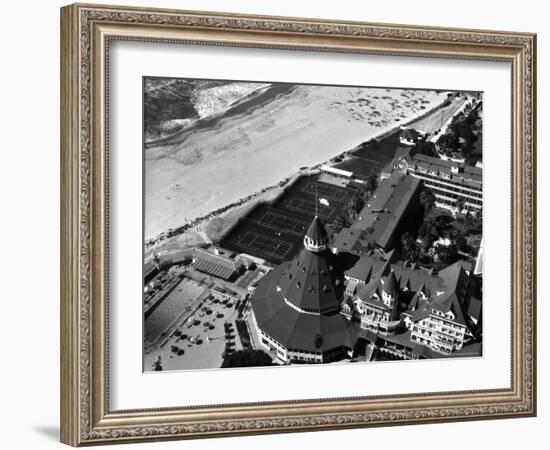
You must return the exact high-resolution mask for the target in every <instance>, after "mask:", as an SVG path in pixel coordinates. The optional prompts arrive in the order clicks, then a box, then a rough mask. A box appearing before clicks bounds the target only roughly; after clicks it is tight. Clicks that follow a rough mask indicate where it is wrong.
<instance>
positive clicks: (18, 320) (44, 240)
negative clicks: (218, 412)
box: [0, 0, 550, 450]
mask: <svg viewBox="0 0 550 450" xmlns="http://www.w3.org/2000/svg"><path fill="white" fill-rule="evenodd" d="M118 3H127V2H122V1H120V2H118ZM545 3H546V2H541V1H536V0H524V1H522V2H511V1H500V2H482V1H479V0H475V1H472V0H461V1H457V2H453V4H451V3H450V2H441V1H423V0H417V1H406V0H402V1H401V0H400V1H397V0H394V1H378V2H366V1H365V2H357V1H352V0H338V1H334V2H313V1H305V0H303V1H301V2H299V1H297V0H277V1H275V0H271V1H263V2H260V1H258V0H256V1H254V0H230V1H228V0H226V1H223V0H193V1H168V0H165V1H160V2H154V1H152V0H149V1H138V0H135V1H132V2H130V3H128V4H133V5H136V6H160V7H169V8H187V9H201V10H218V11H233V12H247V13H257V14H275V15H287V16H303V17H321V18H332V19H350V20H364V21H375V22H388V23H410V24H423V25H444V26H455V27H466V28H489V29H505V30H517V31H533V32H537V33H539V38H538V39H539V40H538V55H539V64H538V66H539V73H538V80H539V87H538V99H539V101H538V108H539V114H538V122H539V123H540V124H545V123H548V122H549V121H550V107H549V106H548V103H545V102H544V101H543V99H546V100H548V99H549V96H548V84H547V80H548V79H549V78H550V65H549V62H548V56H547V55H548V53H549V52H550V44H549V41H550V31H548V18H549V17H550V15H549V14H548V11H546V10H545V6H544V5H545ZM62 4H63V2H60V1H54V0H47V1H46V0H44V1H33V0H30V1H27V2H4V4H3V5H2V19H3V20H2V27H1V28H0V33H2V40H1V48H2V57H3V58H2V71H1V72H0V79H1V84H0V86H1V87H2V90H1V91H0V106H2V108H0V116H1V121H0V127H1V128H0V129H1V130H2V132H3V138H2V141H0V142H1V145H0V148H1V151H2V163H1V164H0V187H1V190H0V192H1V197H0V199H1V203H2V209H1V211H2V214H1V220H0V233H1V234H0V236H2V237H3V239H4V242H3V246H2V247H1V249H2V250H3V257H2V258H1V260H0V265H1V272H0V273H2V278H1V279H2V287H3V288H2V291H1V294H0V299H1V301H2V310H1V311H2V317H1V322H0V324H1V325H0V332H1V341H0V342H1V343H2V348H3V361H2V371H1V372H0V373H1V383H0V386H1V387H0V389H1V391H0V411H1V415H2V425H3V426H2V432H1V433H2V434H1V435H0V441H1V442H2V447H3V448H8V449H16V448H29V449H48V448H59V447H61V444H58V443H57V441H58V437H57V433H58V416H59V400H58V398H59V388H58V379H59V369H58V366H59V350H58V341H59V304H58V303H59V300H58V299H59V281H58V280H59V269H58V267H59V256H58V255H59V219H58V217H59V148H58V145H59V131H58V130H59V119H58V117H59V90H58V86H59V70H58V69H59V19H58V18H59V11H58V7H59V6H61V5H62ZM549 144H550V143H549V141H548V133H547V131H546V129H545V127H543V126H541V127H539V138H538V147H539V163H538V164H539V166H538V167H539V180H540V183H539V199H540V200H539V225H538V229H539V230H540V233H539V241H538V243H539V280H542V279H543V278H544V276H545V274H546V273H547V272H548V262H545V261H543V260H542V255H543V251H544V250H548V233H545V230H546V229H548V226H549V225H550V223H549V218H550V216H549V213H548V207H547V206H546V205H545V204H543V203H542V198H543V193H545V192H548V190H549V189H550V182H549V178H550V177H545V176H544V175H545V173H544V171H543V169H544V168H545V167H546V166H548V164H549V163H550V159H549V157H548V147H549ZM538 293H539V299H540V301H539V314H538V316H539V317H540V318H544V317H548V316H549V314H550V308H549V307H548V306H547V305H548V304H547V302H546V301H545V296H546V294H547V293H548V288H547V287H545V286H544V285H543V284H542V283H541V282H539V292H538ZM542 325H544V324H542ZM548 336H549V333H548V328H547V327H546V328H545V327H544V326H541V325H540V321H539V417H537V418H533V419H521V420H499V421H490V422H471V423H454V424H439V425H424V426H408V427H397V428H378V429H368V430H353V431H337V432H334V431H333V432H322V433H307V434H293V435H276V436H263V437H246V438H230V439H227V438H226V439H222V440H203V441H193V442H186V443H181V442H179V443H178V442H175V443H158V444H142V445H141V446H139V448H140V449H153V448H155V449H160V448H167V449H170V448H174V449H175V448H182V447H185V448H188V449H207V448H212V447H218V446H220V447H221V446H223V447H224V448H230V449H240V450H241V449H242V450H244V449H255V448H257V447H259V446H261V447H262V448H264V449H266V450H267V449H271V448H304V447H310V446H311V447H313V448H332V447H334V446H338V445H341V444H342V443H343V442H345V443H346V445H347V446H350V445H354V444H356V445H358V446H359V445H361V446H368V447H370V448H377V447H378V446H381V445H386V444H387V443H388V442H390V443H391V445H390V448H392V447H395V448H397V447H398V446H401V445H403V446H404V445H407V447H408V448H411V449H417V448H418V449H420V448H422V449H424V450H427V449H432V448H434V449H435V448H440V445H441V444H442V443H444V446H443V448H445V449H447V450H450V449H455V448H456V449H459V448H460V449H463V448H466V447H470V446H472V448H483V446H491V447H493V448H499V449H512V448H521V447H524V446H525V445H526V444H531V448H542V447H543V444H542V442H543V439H544V437H545V436H546V435H547V431H548V426H550V420H549V414H548V404H547V403H548V381H546V380H545V379H544V375H542V374H545V373H546V376H547V375H548V374H547V372H548V370H547V369H548V359H549V357H548V349H547V346H546V345H545V344H547V343H548ZM545 353H546V355H545ZM545 431H546V433H545ZM539 440H540V441H539ZM544 440H546V439H544ZM538 442H541V443H538ZM124 447H125V448H126V447H127V446H124ZM132 448H138V447H132Z"/></svg>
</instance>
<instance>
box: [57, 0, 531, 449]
mask: <svg viewBox="0 0 550 450" xmlns="http://www.w3.org/2000/svg"><path fill="white" fill-rule="evenodd" d="M115 40H131V41H143V42H157V43H172V44H174V43H200V44H206V45H214V46H236V47H250V48H264V49H289V50H295V51H301V50H311V51H319V52H337V53H339V52H341V53H356V54H371V55H372V54H377V55H388V56H396V57H398V56H413V57H422V58H443V59H464V60H471V61H474V62H475V61H504V62H508V63H510V64H511V67H512V76H511V78H512V86H511V92H512V95H511V97H512V108H511V109H512V117H511V124H512V149H511V154H512V175H511V177H512V185H511V186H510V189H511V196H512V205H511V206H512V213H511V214H512V224H511V229H512V238H511V240H512V268H511V274H512V289H511V291H512V299H511V304H512V308H511V317H512V324H511V327H512V333H511V334H512V342H511V349H512V351H511V353H512V355H511V366H510V370H511V380H512V382H511V386H510V387H509V388H508V389H489V390H482V391H455V392H444V393H441V392H438V393H422V394H413V393H411V394H405V395H391V396H372V397H353V398H334V399H332V398H331V399H321V400H307V401H303V400H292V401H284V402H262V403H254V404H250V403H243V404H233V405H213V406H208V407H193V408H186V407H185V406H184V405H182V406H181V407H178V408H163V409H141V410H128V411H113V410H111V408H110V407H109V370H108V368H109V334H108V314H109V304H108V290H109V289H108V288H109V281H110V280H109V266H108V259H109V239H108V235H109V234H108V227H109V222H108V217H109V216H108V210H109V197H108V186H109V182H110V180H109V171H108V167H109V153H108V145H107V137H108V131H109V129H108V127H109V122H108V108H107V106H106V105H107V101H106V99H107V96H108V87H109V83H108V82H109V80H108V73H107V70H106V68H107V66H108V58H109V44H110V43H111V42H113V41H115ZM535 89H536V36H535V35H534V34H530V33H517V32H504V31H485V30H468V29H446V28H434V27H421V26H406V25H388V24H374V23H359V22H337V21H328V20H315V19H300V18H286V17H260V16H248V15H240V14H227V13H210V12H194V11H175V10H162V9H142V8H130V7H115V6H99V5H85V4H74V5H70V6H66V7H64V8H62V9H61V242H62V244H61V440H62V442H64V443H66V444H69V445H73V446H81V445H94V444H111V443H122V442H138V441H148V440H163V439H193V438H204V437H216V436H233V435H247V434H263V433H278V432H300V431H314V430H327V429H343V428H354V427H367V426H383V425H401V424H422V423H434V422H448V421H459V420H480V419H496V418H506V417H530V416H534V415H535V414H536V304H535V303H536V302H535V300H536V206H535V205H536V157H535V151H536V131H535V127H536V103H535V98H536V94H535Z"/></svg>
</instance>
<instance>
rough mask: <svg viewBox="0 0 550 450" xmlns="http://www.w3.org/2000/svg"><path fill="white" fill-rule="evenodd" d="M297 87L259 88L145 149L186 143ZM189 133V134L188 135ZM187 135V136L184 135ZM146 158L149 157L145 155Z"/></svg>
mask: <svg viewBox="0 0 550 450" xmlns="http://www.w3.org/2000/svg"><path fill="white" fill-rule="evenodd" d="M295 88H296V87H295V86H292V85H275V86H269V87H267V88H265V87H263V88H259V89H258V90H256V91H254V92H251V93H250V94H248V95H246V96H245V97H243V98H241V99H240V100H238V101H237V102H235V103H234V104H232V105H231V106H230V107H229V108H228V109H226V110H225V111H223V112H221V113H219V114H215V115H211V116H208V117H204V118H202V119H198V120H197V121H196V122H195V123H194V124H192V125H191V126H190V127H188V128H185V129H184V130H180V131H178V132H176V133H174V134H171V135H169V136H166V137H164V138H161V139H157V140H154V141H149V142H145V143H144V149H145V151H147V150H149V149H154V148H158V147H165V146H168V145H179V144H182V143H184V142H185V141H186V140H187V139H188V138H190V137H191V136H192V135H193V134H194V133H197V132H200V131H207V130H209V129H216V128H217V127H218V126H219V125H218V122H219V121H222V120H224V119H231V118H232V117H235V116H238V115H240V114H249V113H250V112H252V111H254V110H255V109H258V108H261V107H262V106H265V105H267V104H269V103H270V102H272V101H274V100H276V99H278V98H279V97H281V96H284V95H288V94H291V93H292V92H293V91H294V89H295ZM186 134H188V136H187V135H186ZM184 135H185V136H184ZM145 159H147V157H146V156H145Z"/></svg>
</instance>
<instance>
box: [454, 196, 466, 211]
mask: <svg viewBox="0 0 550 450" xmlns="http://www.w3.org/2000/svg"><path fill="white" fill-rule="evenodd" d="M465 204H466V202H465V201H464V199H463V198H457V199H456V202H455V205H456V209H457V211H458V212H459V213H461V212H462V211H463V210H464V206H465Z"/></svg>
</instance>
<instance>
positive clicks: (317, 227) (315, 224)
mask: <svg viewBox="0 0 550 450" xmlns="http://www.w3.org/2000/svg"><path fill="white" fill-rule="evenodd" d="M304 247H305V248H307V249H308V250H309V251H310V252H320V251H323V250H325V249H326V248H327V247H328V235H327V232H326V231H325V227H324V226H323V223H322V222H321V219H319V217H318V216H315V217H314V218H313V221H312V222H311V225H310V226H309V228H308V229H307V231H306V235H305V236H304Z"/></svg>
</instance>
